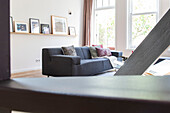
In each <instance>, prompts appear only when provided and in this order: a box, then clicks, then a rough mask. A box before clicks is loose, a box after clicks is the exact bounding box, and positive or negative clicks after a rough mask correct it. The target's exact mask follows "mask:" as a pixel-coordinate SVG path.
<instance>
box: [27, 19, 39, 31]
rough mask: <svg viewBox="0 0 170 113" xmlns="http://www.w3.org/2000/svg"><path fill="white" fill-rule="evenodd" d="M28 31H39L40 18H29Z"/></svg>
mask: <svg viewBox="0 0 170 113" xmlns="http://www.w3.org/2000/svg"><path fill="white" fill-rule="evenodd" d="M29 24H30V33H40V20H39V19H35V18H30V19H29Z"/></svg>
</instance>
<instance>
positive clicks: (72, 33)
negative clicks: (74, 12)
mask: <svg viewBox="0 0 170 113" xmlns="http://www.w3.org/2000/svg"><path fill="white" fill-rule="evenodd" d="M68 30H69V35H71V36H76V29H75V27H69V28H68Z"/></svg>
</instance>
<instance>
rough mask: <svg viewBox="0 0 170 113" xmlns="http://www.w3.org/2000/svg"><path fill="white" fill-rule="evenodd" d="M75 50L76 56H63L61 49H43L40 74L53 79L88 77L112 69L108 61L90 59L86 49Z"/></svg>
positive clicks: (88, 51)
mask: <svg viewBox="0 0 170 113" xmlns="http://www.w3.org/2000/svg"><path fill="white" fill-rule="evenodd" d="M75 50H76V52H77V55H78V56H68V55H63V52H62V50H61V48H44V49H43V50H42V73H43V74H44V75H48V76H55V77H57V76H90V75H95V74H97V73H100V72H103V71H106V70H108V69H112V68H113V67H112V66H111V64H110V61H109V60H108V59H105V58H94V59H92V58H91V53H90V50H89V48H88V47H76V48H75ZM116 54H117V55H119V54H118V53H116ZM118 57H121V56H118Z"/></svg>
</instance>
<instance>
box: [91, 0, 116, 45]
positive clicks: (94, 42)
mask: <svg viewBox="0 0 170 113" xmlns="http://www.w3.org/2000/svg"><path fill="white" fill-rule="evenodd" d="M103 1H104V0H102V7H98V8H97V0H94V3H93V7H94V8H93V16H92V21H93V24H92V30H93V34H92V37H93V38H91V42H92V43H93V44H98V43H97V31H96V27H97V26H96V11H101V10H107V9H114V10H116V6H115V5H116V0H115V5H114V6H110V0H108V6H103ZM115 27H116V26H115ZM115 37H116V34H115ZM115 44H116V43H115ZM115 46H116V45H115Z"/></svg>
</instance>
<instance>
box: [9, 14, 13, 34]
mask: <svg viewBox="0 0 170 113" xmlns="http://www.w3.org/2000/svg"><path fill="white" fill-rule="evenodd" d="M13 28H14V26H13V18H12V16H10V32H13V31H14V29H13Z"/></svg>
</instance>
